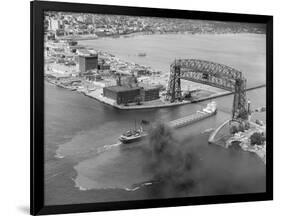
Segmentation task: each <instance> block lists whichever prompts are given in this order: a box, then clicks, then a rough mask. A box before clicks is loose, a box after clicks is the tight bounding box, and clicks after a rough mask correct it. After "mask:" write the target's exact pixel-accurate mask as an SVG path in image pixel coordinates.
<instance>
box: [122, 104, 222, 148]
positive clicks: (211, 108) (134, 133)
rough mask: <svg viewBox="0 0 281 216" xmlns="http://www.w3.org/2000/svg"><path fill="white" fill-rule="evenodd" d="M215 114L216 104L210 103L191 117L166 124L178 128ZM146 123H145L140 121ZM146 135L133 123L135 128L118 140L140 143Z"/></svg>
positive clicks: (126, 142)
mask: <svg viewBox="0 0 281 216" xmlns="http://www.w3.org/2000/svg"><path fill="white" fill-rule="evenodd" d="M216 113H217V105H216V102H214V101H212V102H210V103H208V104H207V106H206V107H205V108H203V109H202V110H198V111H197V112H196V113H193V114H191V115H188V116H186V117H183V118H179V119H176V120H173V121H170V122H168V124H167V125H168V126H169V127H171V128H180V127H184V126H187V125H190V124H193V123H195V122H198V121H201V120H203V119H206V118H208V117H211V116H213V115H215V114H216ZM143 122H146V121H144V120H143V121H142V123H143ZM147 135H148V133H147V132H146V131H144V130H143V127H142V124H141V125H140V127H139V128H138V129H137V128H136V123H135V128H134V129H130V130H129V131H127V132H125V133H123V134H122V135H121V136H120V137H119V140H120V141H121V142H122V143H123V144H129V143H133V142H137V141H140V140H141V139H143V138H145V137H146V136H147Z"/></svg>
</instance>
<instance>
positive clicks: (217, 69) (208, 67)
mask: <svg viewBox="0 0 281 216" xmlns="http://www.w3.org/2000/svg"><path fill="white" fill-rule="evenodd" d="M181 79H186V80H190V81H193V82H197V83H202V84H205V85H210V86H213V87H217V88H221V89H224V90H227V91H231V92H233V93H234V100H233V111H232V118H233V119H239V118H247V115H246V116H245V113H246V112H247V101H246V79H245V78H244V77H243V74H242V72H241V71H239V70H236V69H234V68H232V67H229V66H226V65H223V64H219V63H215V62H210V61H206V60H200V59H177V60H175V61H174V62H173V63H172V64H171V66H170V77H169V83H168V87H167V96H166V99H167V100H170V101H171V102H174V101H177V100H181V99H182V91H181V82H180V80H181ZM242 115H243V116H242Z"/></svg>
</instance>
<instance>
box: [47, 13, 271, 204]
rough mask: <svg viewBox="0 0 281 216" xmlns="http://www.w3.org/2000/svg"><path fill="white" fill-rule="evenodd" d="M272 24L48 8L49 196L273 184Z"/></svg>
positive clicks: (75, 199) (144, 196)
mask: <svg viewBox="0 0 281 216" xmlns="http://www.w3.org/2000/svg"><path fill="white" fill-rule="evenodd" d="M266 70H267V69H266V24H261V23H247V22H230V21H225V22H224V21H214V20H198V19H179V18H165V17H153V16H130V15H128V16H127V15H114V14H100V13H99V14H95V13H76V12H75V13H74V12H60V11H45V12H44V205H47V206H54V205H69V204H83V203H101V202H116V201H134V200H154V199H163V200H164V199H167V198H182V197H204V196H217V195H235V194H255V193H263V192H266V161H267V160H266V158H267V153H266V152H267V151H266V149H267V145H272V143H267V138H266V126H267V124H266V113H267V106H266V105H267V104H266Z"/></svg>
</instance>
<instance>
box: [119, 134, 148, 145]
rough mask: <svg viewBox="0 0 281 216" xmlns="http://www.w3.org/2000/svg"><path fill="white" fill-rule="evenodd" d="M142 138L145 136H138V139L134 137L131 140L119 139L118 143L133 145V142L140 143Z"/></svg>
mask: <svg viewBox="0 0 281 216" xmlns="http://www.w3.org/2000/svg"><path fill="white" fill-rule="evenodd" d="M144 137H146V135H143V136H139V137H136V138H131V139H121V138H120V139H119V140H120V142H122V143H123V144H130V143H134V142H138V141H141V140H142V139H144Z"/></svg>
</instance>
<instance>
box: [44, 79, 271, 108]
mask: <svg viewBox="0 0 281 216" xmlns="http://www.w3.org/2000/svg"><path fill="white" fill-rule="evenodd" d="M45 80H46V81H47V82H48V83H50V84H51V85H53V86H56V87H59V88H63V89H66V90H70V91H76V92H78V93H80V94H83V95H84V96H87V97H89V98H91V99H94V100H96V101H98V102H100V103H103V104H106V105H109V106H111V107H113V108H116V109H119V110H142V109H156V108H169V107H174V106H181V105H186V104H191V103H199V102H202V101H206V100H210V99H215V98H219V97H224V96H228V95H231V94H233V92H218V93H215V94H212V95H210V96H206V97H202V98H199V99H196V100H194V101H182V102H175V103H167V104H155V105H133V106H124V105H118V104H116V103H115V101H114V100H112V99H107V98H105V97H103V96H101V95H100V94H93V92H92V94H91V93H87V92H85V91H77V90H74V89H71V88H67V87H64V86H62V85H60V84H56V83H52V82H50V81H49V80H47V79H45ZM263 87H266V84H262V85H258V86H255V87H251V88H248V89H246V91H251V90H254V89H258V88H263ZM95 91H96V90H95Z"/></svg>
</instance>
